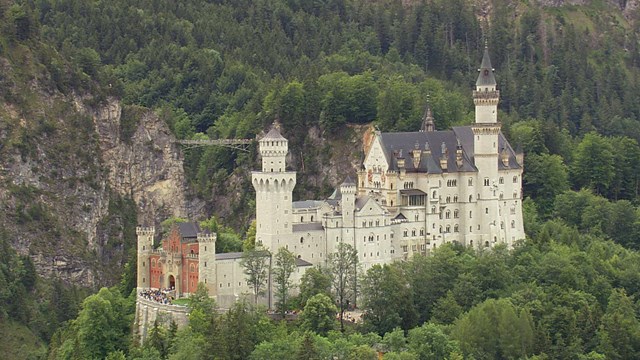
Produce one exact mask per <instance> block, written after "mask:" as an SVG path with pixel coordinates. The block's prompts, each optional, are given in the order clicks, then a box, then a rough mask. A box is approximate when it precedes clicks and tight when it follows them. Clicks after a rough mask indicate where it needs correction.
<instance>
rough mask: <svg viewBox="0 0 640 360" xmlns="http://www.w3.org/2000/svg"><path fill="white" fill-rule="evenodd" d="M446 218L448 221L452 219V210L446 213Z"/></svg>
mask: <svg viewBox="0 0 640 360" xmlns="http://www.w3.org/2000/svg"><path fill="white" fill-rule="evenodd" d="M445 217H446V218H447V219H451V210H447V212H446V213H445Z"/></svg>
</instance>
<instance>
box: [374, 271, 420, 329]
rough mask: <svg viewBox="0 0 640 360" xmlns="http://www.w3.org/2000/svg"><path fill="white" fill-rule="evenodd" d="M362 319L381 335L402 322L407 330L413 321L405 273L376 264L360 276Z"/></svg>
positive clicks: (411, 294)
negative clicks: (361, 278) (361, 277)
mask: <svg viewBox="0 0 640 360" xmlns="http://www.w3.org/2000/svg"><path fill="white" fill-rule="evenodd" d="M362 295H363V306H362V308H363V310H364V311H365V315H364V323H365V325H366V326H367V327H368V329H369V330H371V331H374V332H377V333H378V334H380V335H383V334H385V333H386V332H389V331H391V330H392V329H394V328H396V327H398V326H401V327H402V328H403V329H404V330H409V329H410V328H412V327H413V326H414V325H415V322H416V314H415V310H414V308H413V306H412V302H413V293H412V292H411V289H410V287H409V283H408V277H407V276H405V274H404V273H402V272H401V269H399V268H398V267H392V266H389V265H384V266H379V265H375V266H373V267H372V268H370V269H369V270H368V271H367V273H366V274H365V276H364V278H363V280H362Z"/></svg>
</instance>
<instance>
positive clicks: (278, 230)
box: [251, 123, 296, 251]
mask: <svg viewBox="0 0 640 360" xmlns="http://www.w3.org/2000/svg"><path fill="white" fill-rule="evenodd" d="M259 151H260V156H261V157H262V171H254V172H253V173H252V175H251V178H252V183H253V187H254V189H255V190H256V225H257V228H256V244H257V243H262V245H263V246H264V247H265V248H266V249H267V250H270V251H277V250H278V248H279V247H281V246H283V244H280V243H281V242H282V240H283V239H285V238H287V237H288V235H290V234H291V233H292V230H291V229H292V224H291V219H292V218H291V216H292V215H291V214H292V209H291V198H292V193H293V188H294V187H295V185H296V173H295V172H294V171H287V170H286V157H287V153H288V152H289V144H288V140H287V139H286V138H285V137H284V136H282V134H280V131H279V126H278V124H277V123H274V125H273V126H272V128H271V130H270V131H269V132H268V133H267V134H266V135H265V136H264V137H262V139H260V141H259Z"/></svg>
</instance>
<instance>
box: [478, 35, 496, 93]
mask: <svg viewBox="0 0 640 360" xmlns="http://www.w3.org/2000/svg"><path fill="white" fill-rule="evenodd" d="M494 70H495V69H494V68H493V67H492V66H491V59H490V58H489V47H488V46H487V43H486V41H485V44H484V54H483V55H482V63H481V64H480V69H478V71H479V72H480V74H478V80H476V87H481V86H489V87H493V88H495V86H496V77H495V76H494V75H493V72H494Z"/></svg>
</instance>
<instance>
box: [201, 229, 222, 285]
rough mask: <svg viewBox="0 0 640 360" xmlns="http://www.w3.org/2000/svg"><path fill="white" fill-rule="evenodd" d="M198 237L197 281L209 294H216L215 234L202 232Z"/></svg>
mask: <svg viewBox="0 0 640 360" xmlns="http://www.w3.org/2000/svg"><path fill="white" fill-rule="evenodd" d="M197 237H198V244H199V246H198V251H199V255H198V258H199V261H198V282H201V283H204V285H205V286H206V287H207V291H208V293H209V296H215V295H216V293H217V292H216V290H217V287H216V284H217V283H218V280H217V274H216V240H217V235H216V234H202V233H199V234H198V235H197Z"/></svg>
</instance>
